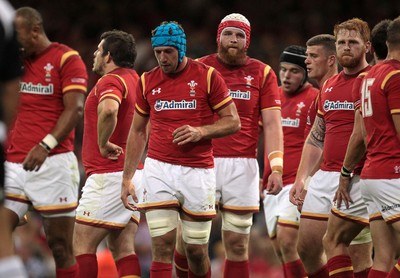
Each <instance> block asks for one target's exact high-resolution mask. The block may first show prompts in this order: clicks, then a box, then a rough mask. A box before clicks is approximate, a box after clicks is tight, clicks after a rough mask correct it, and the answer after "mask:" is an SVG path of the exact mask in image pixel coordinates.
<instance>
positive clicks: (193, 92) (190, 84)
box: [187, 80, 198, 97]
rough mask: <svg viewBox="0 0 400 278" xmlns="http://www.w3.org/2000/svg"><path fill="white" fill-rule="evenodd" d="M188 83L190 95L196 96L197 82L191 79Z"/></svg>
mask: <svg viewBox="0 0 400 278" xmlns="http://www.w3.org/2000/svg"><path fill="white" fill-rule="evenodd" d="M187 84H188V85H189V87H190V92H189V94H190V96H191V97H194V96H195V95H196V90H195V88H196V86H197V85H198V84H197V83H196V81H194V80H192V81H190V82H189V83H187Z"/></svg>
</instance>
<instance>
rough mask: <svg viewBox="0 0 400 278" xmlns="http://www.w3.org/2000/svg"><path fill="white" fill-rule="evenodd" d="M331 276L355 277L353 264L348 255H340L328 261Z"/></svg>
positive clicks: (341, 277)
mask: <svg viewBox="0 0 400 278" xmlns="http://www.w3.org/2000/svg"><path fill="white" fill-rule="evenodd" d="M328 269H329V277H338V278H339V277H340V278H354V272H353V265H352V264H351V258H350V256H348V255H338V256H335V257H333V258H330V259H329V261H328Z"/></svg>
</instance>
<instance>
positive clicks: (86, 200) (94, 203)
mask: <svg viewBox="0 0 400 278" xmlns="http://www.w3.org/2000/svg"><path fill="white" fill-rule="evenodd" d="M142 174H143V173H142V170H137V171H136V172H135V175H134V177H133V183H134V185H135V189H136V195H137V197H138V198H139V199H140V198H142V196H141V194H142V193H143V188H142ZM121 182H122V171H121V172H113V173H103V174H93V175H90V176H89V177H88V178H87V180H86V183H85V186H84V187H83V188H82V197H81V199H80V200H79V206H78V208H77V209H76V222H77V223H80V224H85V225H90V226H96V227H102V228H107V229H123V228H124V227H125V226H126V225H127V224H128V223H129V220H132V221H134V222H136V223H137V224H138V223H139V221H140V212H138V211H135V212H133V211H131V210H128V209H126V208H125V207H124V205H123V203H122V201H121ZM129 202H131V203H134V202H133V200H132V197H131V196H129Z"/></svg>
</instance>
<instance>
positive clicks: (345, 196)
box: [333, 175, 353, 208]
mask: <svg viewBox="0 0 400 278" xmlns="http://www.w3.org/2000/svg"><path fill="white" fill-rule="evenodd" d="M350 182H351V177H343V176H342V175H340V178H339V186H338V189H337V190H336V193H335V197H334V198H333V202H336V207H337V208H340V205H341V204H342V202H344V204H345V206H346V208H349V206H350V203H353V200H352V199H351V197H350V194H349V192H350V189H351V183H350Z"/></svg>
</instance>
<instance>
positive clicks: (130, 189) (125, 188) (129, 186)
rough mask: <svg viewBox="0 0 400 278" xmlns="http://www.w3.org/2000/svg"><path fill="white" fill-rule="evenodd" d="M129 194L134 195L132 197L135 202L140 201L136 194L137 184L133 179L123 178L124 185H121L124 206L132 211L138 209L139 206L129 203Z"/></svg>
mask: <svg viewBox="0 0 400 278" xmlns="http://www.w3.org/2000/svg"><path fill="white" fill-rule="evenodd" d="M129 196H132V199H133V201H134V202H135V203H138V202H139V200H138V198H137V196H136V192H135V185H134V184H133V182H132V180H128V179H122V187H121V200H122V203H123V204H124V206H125V207H126V208H127V209H129V210H132V211H137V210H138V208H137V207H136V205H135V204H131V203H129V198H128V197H129Z"/></svg>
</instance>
